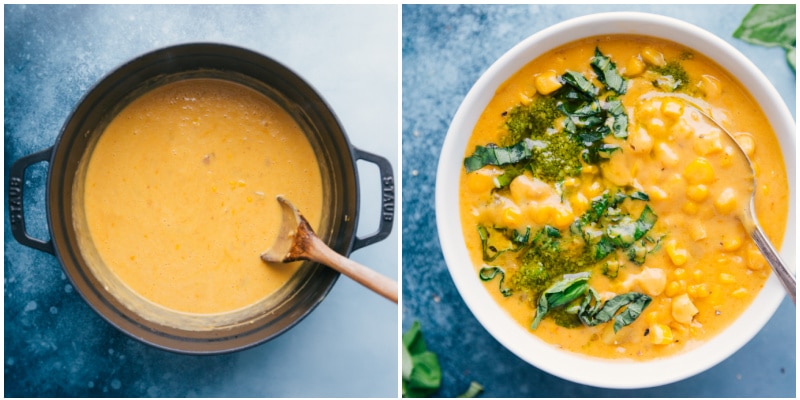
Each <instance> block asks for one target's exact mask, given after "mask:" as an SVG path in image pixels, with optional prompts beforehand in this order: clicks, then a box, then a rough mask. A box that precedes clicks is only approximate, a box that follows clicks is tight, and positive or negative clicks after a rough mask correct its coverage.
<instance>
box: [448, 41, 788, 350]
mask: <svg viewBox="0 0 800 400" xmlns="http://www.w3.org/2000/svg"><path fill="white" fill-rule="evenodd" d="M596 48H597V49H599V51H600V52H601V53H602V55H603V56H604V57H607V58H608V59H609V60H610V61H611V62H612V63H614V64H615V66H616V71H617V73H618V75H620V76H621V77H622V78H624V79H625V81H626V84H625V93H624V94H618V93H611V91H607V93H610V94H609V96H608V97H603V96H602V95H600V96H598V98H599V99H600V102H599V103H598V107H609V108H610V106H609V105H608V104H610V103H611V102H612V101H614V99H617V100H619V101H621V105H622V108H623V109H624V112H625V115H626V116H627V126H626V127H625V131H626V136H627V137H617V136H616V134H615V133H609V134H608V135H607V136H605V137H604V138H603V139H602V141H600V142H598V143H599V144H602V145H608V146H609V147H603V148H602V149H601V150H600V152H601V154H600V155H599V156H598V157H599V160H600V161H597V162H595V163H587V162H586V161H585V160H581V161H580V163H579V171H578V172H577V173H569V172H568V171H570V169H569V168H571V167H569V166H566V167H564V168H562V169H561V170H552V171H550V172H553V174H554V175H558V178H557V179H553V180H552V181H548V180H547V179H542V178H541V177H537V176H534V173H533V171H534V170H536V168H537V166H536V165H532V166H529V167H526V168H527V169H523V170H524V172H522V173H521V174H519V175H518V176H517V174H518V173H519V171H517V172H515V173H514V174H512V175H511V179H510V183H509V182H508V180H509V174H508V172H509V170H510V167H509V166H510V165H514V164H500V163H499V162H498V163H497V164H498V165H493V164H488V165H480V168H476V169H474V170H472V171H469V172H468V171H467V170H466V169H462V171H464V172H463V173H462V175H461V178H460V179H461V182H460V194H459V196H460V197H459V198H460V200H459V201H460V214H461V220H462V229H463V234H464V237H465V240H466V243H467V246H468V250H469V253H470V257H471V258H472V261H473V264H474V267H475V272H476V279H478V276H479V275H483V276H481V278H483V279H484V280H485V288H486V290H488V291H489V293H491V295H492V297H493V298H494V299H495V300H496V301H497V302H498V303H499V304H500V305H501V306H502V307H503V308H504V309H505V310H506V311H507V312H508V313H509V314H510V315H511V316H512V317H513V318H514V319H515V320H516V321H518V322H519V324H521V325H522V326H524V327H525V328H526V329H529V330H530V332H531V333H532V334H535V335H537V336H538V337H540V338H541V339H543V340H545V341H547V342H549V343H552V344H553V345H556V346H558V347H561V348H565V349H568V350H570V351H574V352H577V353H583V354H587V355H591V356H597V357H602V358H627V359H634V360H646V359H652V358H656V357H662V356H667V355H671V354H675V353H677V352H680V351H683V350H685V349H687V348H691V347H692V346H696V345H698V344H700V343H702V342H703V341H705V340H707V339H708V338H710V337H712V336H713V335H715V334H716V333H718V332H720V331H721V330H723V329H724V328H725V327H726V326H728V325H730V323H731V322H732V321H733V320H735V319H736V318H737V317H738V316H739V314H740V313H741V312H742V310H744V309H745V308H746V307H747V306H748V305H749V304H750V303H751V302H752V300H753V299H754V297H755V296H756V295H757V294H758V292H759V290H760V289H761V288H762V287H763V285H764V283H765V281H766V279H767V278H768V276H769V274H770V268H769V266H768V265H766V262H765V260H764V259H763V257H762V256H761V255H760V253H759V252H758V250H757V248H756V247H755V245H754V244H753V242H752V240H751V239H750V238H749V236H748V235H747V234H746V232H745V230H744V228H743V227H742V224H741V222H739V220H738V219H737V217H736V213H737V212H738V211H739V210H740V209H741V208H743V207H744V205H745V204H746V202H747V201H749V198H748V197H747V196H746V193H747V189H748V183H747V180H743V179H742V177H743V172H742V171H745V170H746V166H745V164H744V163H743V160H742V159H740V158H737V156H736V152H735V151H734V150H733V148H731V144H730V143H726V141H725V138H724V136H723V135H724V133H722V132H720V131H719V129H717V128H716V127H715V126H713V125H712V124H710V123H709V122H708V121H707V120H705V119H703V118H702V117H701V116H700V115H699V114H698V113H697V112H696V111H695V110H694V109H692V108H691V107H689V106H686V104H685V103H682V102H681V101H680V99H678V100H676V99H674V98H671V97H670V98H667V97H659V96H658V95H659V94H663V93H666V92H672V91H673V90H674V93H677V94H678V95H679V96H686V97H688V98H692V99H693V101H694V102H697V103H699V104H701V105H702V106H704V107H707V108H708V111H709V112H710V113H711V114H712V115H713V116H714V117H715V119H717V120H718V121H720V122H721V123H722V125H723V126H725V127H726V128H727V129H728V130H729V131H730V132H732V133H734V136H735V137H736V140H737V141H738V142H739V143H740V144H741V145H742V146H743V147H744V148H745V149H746V151H747V153H748V155H749V156H750V158H751V160H752V161H753V163H754V164H755V169H756V178H757V183H758V184H757V187H756V211H757V214H758V216H759V219H760V221H761V225H762V226H763V227H764V229H765V231H766V234H767V235H768V236H769V237H770V239H771V240H772V243H774V244H780V243H781V242H782V238H783V232H784V230H785V227H786V223H787V221H786V219H787V213H788V197H789V194H788V184H787V178H786V171H785V168H784V163H783V160H782V157H781V151H780V148H779V144H778V141H777V139H776V137H775V134H774V133H773V132H772V131H771V129H770V124H769V121H768V120H767V119H766V117H765V116H764V114H763V113H762V112H761V111H760V108H759V106H758V104H756V103H755V102H754V100H753V99H752V97H751V96H750V95H749V94H748V93H747V91H746V90H744V89H743V88H742V87H741V85H740V84H739V83H738V82H737V81H736V80H735V79H734V78H732V77H731V76H729V75H728V73H727V72H726V71H724V70H722V69H721V68H720V67H718V66H717V65H716V64H714V63H713V62H712V61H710V60H709V59H708V58H706V57H705V56H703V55H702V54H699V53H697V52H695V51H693V50H691V49H688V48H685V47H683V46H680V45H677V44H674V43H671V42H667V41H663V40H658V39H652V38H647V37H641V36H628V35H615V36H603V37H595V38H589V39H585V40H581V41H578V42H574V43H570V44H568V45H565V46H562V47H560V48H557V49H555V50H553V51H550V52H548V53H546V54H544V55H542V56H540V57H539V58H537V59H535V60H533V61H531V62H530V63H529V64H528V65H526V66H525V67H524V68H522V69H521V70H520V71H519V72H518V73H516V74H515V75H514V76H512V77H511V78H510V79H509V80H508V81H506V82H505V83H504V84H503V85H502V86H501V87H500V88H499V89H498V90H497V92H496V94H495V97H494V98H493V99H492V100H491V101H490V103H489V104H488V106H487V107H486V109H485V110H484V112H483V114H482V115H481V117H480V118H479V120H478V122H477V124H476V126H475V128H474V130H473V132H472V136H471V138H470V140H469V142H468V145H467V151H466V154H465V160H467V159H468V158H470V157H472V156H473V155H474V154H476V153H477V150H476V149H477V146H481V147H486V146H488V145H489V144H495V145H497V146H498V147H503V148H509V147H510V145H511V144H513V143H517V142H518V140H516V139H515V140H509V136H510V130H509V128H508V125H507V124H508V121H509V120H511V119H512V118H513V117H512V115H514V110H515V109H517V108H519V107H523V108H524V107H528V106H529V105H530V104H542V103H536V102H537V101H539V100H540V99H542V98H545V97H548V96H552V95H553V94H554V93H557V92H558V90H560V89H561V88H563V87H564V86H565V85H568V84H567V83H565V81H564V78H563V76H564V75H565V74H566V73H567V71H572V72H576V73H578V74H580V75H582V76H585V77H586V78H587V79H588V82H589V83H591V84H592V85H593V86H594V87H595V88H601V92H602V88H604V87H605V83H604V82H603V81H601V80H599V79H598V74H599V73H600V72H597V71H596V70H595V69H593V68H592V67H591V65H590V62H591V60H592V59H593V56H595V49H596ZM656 86H658V87H656ZM654 93H655V95H654ZM612 114H613V113H611V112H609V115H612ZM543 115H544V114H543ZM616 118H617V117H616V116H615V117H614V119H613V123H614V124H616V123H617V122H618V121H619V120H618V119H616ZM565 119H566V118H565V113H561V114H560V115H559V116H558V117H556V118H555V120H554V122H553V123H552V125H553V127H551V130H552V131H553V132H556V131H558V132H557V133H554V134H561V135H565V133H564V131H563V130H564V129H567V128H565V127H566V126H567V124H566V122H565ZM606 125H607V126H611V125H612V123H611V122H610V121H606ZM615 126H616V125H615ZM611 131H612V132H616V131H614V130H613V129H611ZM528 143H529V145H528V146H529V147H531V148H536V147H537V146H543V145H542V144H541V142H540V141H537V140H534V141H531V142H528ZM509 154H510V153H509ZM498 158H500V156H498ZM466 164H468V163H467V161H465V165H466ZM523 164H524V162H523ZM516 165H519V164H516ZM542 168H544V167H542ZM564 171H567V172H564ZM616 193H622V194H623V195H627V197H625V196H622V195H620V196H622V197H621V198H624V200H620V202H619V203H618V205H616V206H615V207H611V206H609V207H608V208H604V210H606V212H607V213H614V215H616V217H613V218H612V217H603V218H606V219H605V220H603V221H611V220H615V221H618V220H620V219H621V218H622V217H624V216H629V217H630V219H631V220H632V223H631V224H629V225H627V226H623V228H625V227H633V226H635V227H636V228H637V229H638V228H639V227H640V226H645V228H643V229H642V230H644V231H646V233H645V234H644V236H641V237H638V238H637V239H636V241H634V240H630V241H628V242H626V243H625V244H624V245H625V246H628V245H630V244H631V243H635V246H631V247H625V248H623V247H616V248H614V249H613V250H611V251H609V252H608V253H609V254H608V255H607V256H605V257H604V258H602V259H598V258H596V257H597V256H596V254H598V252H599V250H597V251H595V250H592V251H593V252H594V253H593V255H592V257H595V258H592V259H591V262H589V263H588V265H587V266H586V267H584V268H578V269H572V270H568V271H567V270H566V269H564V270H562V269H560V268H562V267H558V268H557V269H555V270H553V271H551V273H550V276H548V275H547V273H548V271H547V270H546V268H547V265H548V264H547V263H545V264H542V265H545V267H535V266H531V265H530V264H533V263H534V261H535V262H541V261H540V260H542V258H535V257H531V258H526V256H525V254H526V251H529V249H531V248H533V247H534V245H533V244H531V243H533V242H534V241H536V240H539V241H540V242H538V243H542V242H541V241H543V240H547V241H550V242H558V243H560V245H561V246H567V247H568V246H569V245H567V244H565V243H571V245H572V246H583V248H586V247H591V246H597V249H600V248H601V247H602V246H600V245H599V244H598V245H596V244H594V243H595V242H593V241H594V240H595V239H596V238H600V237H601V236H592V235H594V234H595V232H597V235H602V234H605V235H606V236H602V238H603V239H597V240H604V239H605V238H606V237H607V236H609V235H610V233H607V232H610V231H608V230H605V229H606V228H607V227H608V226H611V225H610V224H611V222H608V224H609V225H607V226H601V224H600V223H599V222H596V223H593V225H591V226H592V229H594V228H595V227H597V228H598V229H597V230H596V231H590V230H589V228H587V226H590V222H589V221H590V220H591V218H589V217H587V215H588V214H590V213H591V212H592V210H594V209H595V208H594V206H595V205H597V204H601V203H600V200H602V198H603V195H604V194H605V195H607V196H609V197H610V198H611V199H613V198H614V195H615V194H616ZM645 198H646V200H643V199H645ZM612 201H613V200H612ZM646 207H647V208H649V209H650V211H651V212H652V213H653V214H654V215H655V216H657V220H655V222H654V223H653V224H652V226H650V225H649V224H647V223H646V222H648V221H647V220H648V218H646V217H645V216H643V215H645V214H647V213H648V211H645V208H646ZM604 215H605V214H604ZM582 218H583V219H582ZM615 218H616V219H615ZM637 218H638V219H637ZM576 221H580V223H576ZM637 221H638V222H639V223H641V225H637V223H634V222H637ZM642 221H644V222H642ZM614 223H620V224H622V222H614ZM620 226H621V225H620ZM477 227H482V228H481V229H483V232H481V231H479V229H478V228H477ZM548 229H549V230H548ZM621 230H624V229H621ZM556 231H557V232H558V233H555V232H556ZM509 232H514V233H513V234H510V233H509ZM525 232H529V233H530V235H529V236H525V235H524V233H525ZM548 232H553V234H552V236H548ZM604 232H605V233H604ZM615 232H616V231H615ZM631 232H632V231H631ZM537 233H540V235H539V236H536V235H537ZM625 234H626V233H623V234H622V236H621V237H625ZM482 235H483V236H482ZM557 235H558V236H557ZM637 235H638V232H637ZM486 237H489V239H486ZM498 237H499V238H500V240H499V241H498V240H496V238H498ZM492 240H494V241H493V242H492ZM624 241H625V240H623V242H624ZM550 242H547V243H550ZM490 243H491V246H489V244H490ZM640 244H641V246H640V247H637V246H639V245H640ZM487 246H488V249H487ZM631 249H634V250H637V251H638V250H642V251H641V252H639V253H637V252H636V251H632V250H631ZM504 250H505V251H504ZM604 254H605V253H604ZM494 257H496V258H494ZM531 260H534V261H531ZM581 260H585V258H583V259H581ZM526 262H527V263H529V265H527V266H526V265H524V264H526ZM537 265H538V264H537ZM576 265H577V264H576ZM498 268H499V269H498ZM537 268H538V269H537ZM523 270H525V271H527V272H525V273H524V274H523V272H522V271H523ZM498 271H501V273H498ZM530 271H535V272H536V273H535V274H534V273H533V272H530ZM579 271H580V272H589V274H590V278H589V279H588V286H589V287H591V288H592V289H593V290H594V291H596V293H597V295H598V298H597V300H600V301H597V302H596V303H597V304H600V303H602V301H607V300H609V299H611V298H613V297H614V296H617V295H625V294H629V293H638V294H644V295H646V296H647V298H649V299H650V300H649V303H648V304H647V305H646V306H645V307H644V309H643V310H642V313H641V315H639V316H638V317H636V318H635V319H634V320H633V322H632V323H630V324H629V325H627V326H623V327H621V328H620V329H618V331H616V332H615V329H614V326H613V325H614V320H611V321H610V322H607V323H599V324H597V325H594V326H587V325H586V324H578V325H577V326H573V327H566V326H565V325H570V324H571V323H574V322H575V321H579V319H578V317H576V316H575V314H574V313H575V312H576V310H577V309H578V306H579V305H580V299H581V298H584V297H579V298H578V300H575V301H572V302H570V304H568V305H567V306H564V307H561V308H558V307H556V308H557V312H556V311H554V312H552V313H551V314H545V317H544V318H543V319H542V320H541V321H540V322H538V325H537V326H536V327H535V329H533V328H531V326H532V324H534V322H535V317H536V315H537V306H538V305H539V304H540V302H541V295H542V292H543V291H544V289H545V288H550V287H552V285H554V283H555V282H558V281H559V280H560V279H561V278H562V276H563V275H564V274H567V273H577V272H579ZM490 272H493V273H490ZM529 273H530V275H527V274H529ZM501 278H502V279H503V283H500V281H501ZM534 278H535V279H541V280H542V281H545V282H547V283H545V284H544V285H545V286H534V285H532V284H530V285H529V286H526V285H525V284H524V283H525V282H532V281H533V280H534ZM526 279H527V280H526ZM537 282H538V281H537ZM498 285H505V287H503V286H498ZM534 287H535V288H534ZM501 288H502V289H505V290H510V293H508V292H505V293H504V291H501V290H500V289H501ZM531 288H534V289H531ZM637 296H638V295H637ZM590 304H595V303H590ZM631 304H633V303H631ZM570 307H572V311H571V312H567V311H564V310H566V309H567V308H570ZM620 310H622V311H621V312H624V310H625V307H623V308H621V309H620ZM617 315H619V313H618V314H617ZM557 318H561V319H560V320H559V321H560V322H559V323H557V322H556V319H557ZM564 321H567V322H564Z"/></svg>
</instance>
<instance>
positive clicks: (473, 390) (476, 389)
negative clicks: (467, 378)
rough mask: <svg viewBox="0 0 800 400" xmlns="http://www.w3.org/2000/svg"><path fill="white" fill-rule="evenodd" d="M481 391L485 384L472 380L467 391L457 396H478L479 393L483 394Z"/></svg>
mask: <svg viewBox="0 0 800 400" xmlns="http://www.w3.org/2000/svg"><path fill="white" fill-rule="evenodd" d="M481 392H483V386H482V385H481V384H480V383H478V382H475V381H472V382H470V384H469V387H468V388H467V391H466V392H464V393H461V394H460V395H458V396H456V398H460V399H464V398H472V397H478V395H479V394H481Z"/></svg>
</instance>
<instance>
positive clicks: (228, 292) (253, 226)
mask: <svg viewBox="0 0 800 400" xmlns="http://www.w3.org/2000/svg"><path fill="white" fill-rule="evenodd" d="M83 186H84V191H83V192H82V193H80V195H81V196H82V201H76V204H77V206H78V207H81V206H82V209H81V210H80V211H81V212H83V213H85V223H86V229H87V230H88V233H89V237H90V243H91V246H92V247H93V248H94V251H96V254H97V256H98V257H97V258H98V259H97V260H96V262H94V264H93V265H92V267H93V268H94V269H96V270H97V269H102V270H105V269H107V270H110V271H111V273H112V274H113V276H114V277H115V279H118V280H119V281H121V282H122V283H123V284H124V286H125V287H127V288H129V289H130V290H132V291H133V292H135V293H136V294H138V295H139V296H141V297H143V298H145V299H147V300H148V301H150V302H152V303H155V304H157V305H160V306H162V307H165V308H167V309H169V310H173V311H178V312H185V313H197V314H214V313H225V312H229V311H232V310H237V309H241V308H243V307H246V306H249V305H251V304H254V303H256V302H258V301H259V300H262V299H264V298H266V297H267V296H269V295H270V294H272V293H274V292H275V291H276V290H278V289H279V288H280V287H281V286H282V285H284V284H285V283H286V282H287V281H288V280H289V278H290V277H291V276H292V275H293V274H294V273H295V271H296V270H297V268H298V265H299V264H292V265H269V266H268V265H266V264H265V263H264V262H262V261H261V259H260V258H259V255H260V254H261V253H262V252H263V251H265V250H266V249H267V248H268V247H269V246H270V245H271V244H272V243H273V241H274V240H275V238H276V237H277V234H278V228H279V226H280V221H281V219H280V216H281V214H280V208H279V205H278V202H277V201H276V199H275V197H276V195H278V194H283V195H284V196H286V197H287V198H289V199H290V200H291V201H292V202H294V203H295V204H296V205H297V207H298V208H299V209H300V210H301V211H302V212H303V214H304V215H305V216H306V217H307V218H308V220H309V221H310V223H311V224H312V226H313V227H314V228H315V229H316V228H317V225H318V224H319V221H320V213H321V208H322V183H321V177H320V170H319V166H318V164H317V161H316V157H315V154H314V151H313V149H312V148H311V145H310V143H309V142H308V139H307V138H306V136H305V135H304V133H303V131H302V130H301V129H300V127H299V126H298V125H297V123H296V122H295V121H294V120H293V119H292V117H291V116H290V115H289V114H288V113H287V112H286V111H285V110H283V109H282V108H281V107H280V106H278V105H277V104H276V103H275V102H274V101H272V100H271V99H269V98H267V97H266V96H264V95H262V94H260V93H258V92H256V91H254V90H252V89H250V88H247V87H245V86H242V85H239V84H235V83H231V82H227V81H223V80H215V79H188V80H183V81H178V82H174V83H169V84H166V85H163V86H160V87H158V88H156V89H153V90H152V91H149V92H147V93H145V94H144V95H142V96H141V97H139V98H137V99H135V100H134V101H133V102H132V103H130V104H129V105H127V106H126V107H125V108H124V109H123V110H122V111H121V112H120V113H119V114H118V115H116V116H115V117H114V119H113V120H112V121H111V122H110V124H109V125H108V127H107V128H106V129H105V131H104V132H103V134H102V136H100V138H99V140H98V141H97V144H96V146H95V147H94V150H93V151H92V152H91V156H90V158H89V159H88V165H87V167H86V173H85V179H84V180H83ZM86 247H89V245H86V244H84V245H83V246H82V249H83V250H84V252H86V251H91V250H88V249H86ZM90 259H91V257H90Z"/></svg>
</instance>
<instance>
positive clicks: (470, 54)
mask: <svg viewBox="0 0 800 400" xmlns="http://www.w3.org/2000/svg"><path fill="white" fill-rule="evenodd" d="M749 8H750V7H749V6H745V5H724V6H705V5H703V6H699V5H698V6H693V5H679V6H666V5H630V6H606V5H562V6H546V5H513V6H480V5H445V6H428V5H404V6H403V10H402V17H403V19H402V54H403V57H402V62H403V69H402V70H403V72H402V82H403V87H402V97H403V99H402V111H403V114H402V119H403V128H402V162H403V235H402V240H403V262H402V263H403V266H402V270H403V307H402V327H403V330H404V331H405V330H406V329H408V328H409V327H410V325H411V323H412V322H413V321H414V320H418V321H420V323H421V324H422V329H423V333H424V336H425V338H426V341H427V343H428V348H429V349H430V350H432V351H433V352H435V353H437V354H438V355H439V361H440V363H441V366H442V370H443V382H442V387H441V389H440V391H439V392H438V393H437V394H438V395H439V396H442V397H453V396H456V395H458V394H460V393H462V392H463V391H464V390H466V388H467V387H468V386H469V383H470V381H477V382H479V383H481V384H482V385H483V386H484V387H485V388H486V390H485V392H484V396H485V397H673V396H675V397H789V398H794V397H795V394H796V376H797V371H796V363H795V357H796V335H795V333H796V321H797V320H796V309H795V306H794V305H793V304H792V302H791V300H789V299H788V298H787V299H786V300H784V302H783V303H782V304H781V306H780V308H779V309H778V311H777V313H776V314H775V316H774V317H773V318H772V319H771V320H770V322H769V324H768V325H767V326H766V327H765V328H764V329H763V330H762V331H761V333H760V334H759V335H757V336H756V337H755V338H754V339H753V340H752V341H750V342H749V343H748V344H747V345H746V346H745V347H744V348H742V349H741V350H740V351H739V352H737V353H736V354H734V355H733V356H732V357H730V358H729V359H727V360H725V361H724V362H722V363H721V364H719V365H717V366H716V367H714V368H712V369H710V370H708V371H706V372H705V373H702V374H700V375H698V376H695V377H692V378H689V379H686V380H683V381H681V382H677V383H673V384H669V385H665V386H662V387H656V388H650V389H637V390H609V389H598V388H594V387H590V386H584V385H579V384H574V383H571V382H568V381H565V380H562V379H560V378H556V377H554V376H552V375H549V374H547V373H545V372H543V371H541V370H539V369H537V368H535V367H532V366H531V365H529V364H527V363H525V362H524V361H522V360H521V359H519V358H517V357H516V356H515V355H513V354H512V353H511V352H509V351H507V350H506V349H505V348H503V347H502V346H501V345H500V344H499V343H498V342H497V341H495V340H494V339H493V338H492V337H491V336H490V335H489V334H488V333H487V332H486V330H484V329H483V327H481V325H480V324H479V323H478V321H477V320H476V319H475V318H474V317H473V316H472V314H471V313H470V311H469V310H468V309H467V307H466V305H465V304H464V302H463V301H462V300H461V299H460V297H459V294H458V292H457V291H456V288H455V286H454V285H453V282H452V280H451V278H450V275H449V273H448V272H447V268H446V266H445V263H444V259H443V257H442V255H441V249H440V246H439V242H438V240H437V233H436V221H435V215H434V186H435V182H436V166H437V162H438V157H439V151H440V149H441V145H442V142H443V140H444V136H445V134H446V132H447V129H448V126H449V123H450V120H451V119H452V117H453V115H454V114H455V112H456V109H457V108H458V106H459V105H460V103H461V101H462V100H463V98H464V96H465V95H466V94H467V92H468V91H469V89H470V88H471V86H472V85H473V84H474V83H475V81H477V79H478V78H479V76H480V75H481V73H482V72H483V71H485V70H486V69H487V68H488V67H489V66H490V65H491V64H492V63H493V62H494V61H495V60H496V59H497V58H499V57H500V56H501V55H502V54H503V53H505V52H506V51H507V50H509V49H510V48H511V47H512V46H513V45H515V44H516V43H518V42H519V41H521V40H523V39H524V38H526V37H528V36H530V35H531V34H533V33H535V32H537V31H539V30H541V29H543V28H545V27H548V26H550V25H552V24H555V23H558V22H561V21H563V20H566V19H569V18H572V17H577V16H581V15H585V14H591V13H597V12H604V11H644V12H652V13H656V14H662V15H666V16H671V17H675V18H679V19H682V20H685V21H688V22H690V23H693V24H695V25H698V26H700V27H702V28H704V29H706V30H709V31H711V32H713V33H715V34H716V35H718V36H719V37H721V38H723V39H725V40H726V41H728V42H729V43H731V44H732V45H734V46H735V47H736V48H737V49H739V50H740V51H742V52H743V53H744V54H745V55H746V56H748V57H749V58H750V59H751V60H753V62H755V63H756V65H758V67H759V68H760V69H761V70H762V71H763V72H764V73H765V75H766V76H767V77H769V79H770V80H771V82H772V84H773V85H774V86H775V87H776V88H777V89H778V91H779V92H780V93H781V95H782V96H783V98H784V100H785V101H786V104H787V105H788V107H789V109H790V110H792V112H793V113H794V111H795V108H796V80H795V75H794V73H792V71H791V69H790V68H789V67H788V65H787V63H786V61H785V58H784V57H785V56H784V52H783V51H782V50H780V49H776V48H772V49H765V48H760V47H756V46H752V45H749V44H747V43H744V42H741V41H739V40H736V39H734V38H733V37H732V36H731V34H732V33H733V31H734V30H735V29H736V27H737V26H738V25H739V22H740V21H741V19H742V18H743V17H744V16H745V14H746V13H747V11H748V10H749ZM790 223H794V222H793V221H790ZM793 262H794V260H790V263H793Z"/></svg>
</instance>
